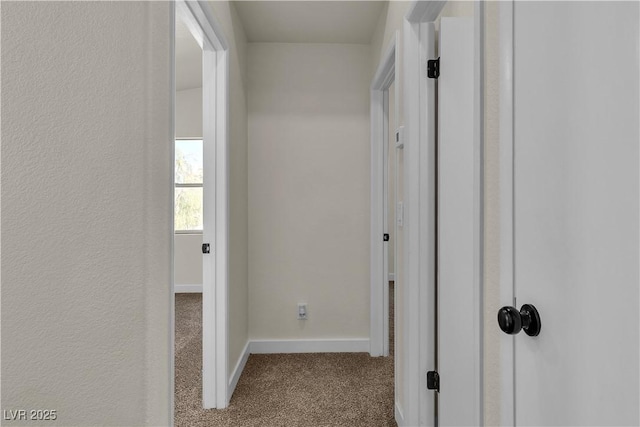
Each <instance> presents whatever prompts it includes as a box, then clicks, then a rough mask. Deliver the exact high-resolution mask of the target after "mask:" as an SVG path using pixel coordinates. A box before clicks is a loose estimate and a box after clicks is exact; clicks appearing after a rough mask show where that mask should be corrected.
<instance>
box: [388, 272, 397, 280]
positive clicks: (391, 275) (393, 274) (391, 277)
mask: <svg viewBox="0 0 640 427" xmlns="http://www.w3.org/2000/svg"><path fill="white" fill-rule="evenodd" d="M389 281H390V282H395V281H396V273H389Z"/></svg>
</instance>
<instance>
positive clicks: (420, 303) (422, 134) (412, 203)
mask: <svg viewBox="0 0 640 427" xmlns="http://www.w3.org/2000/svg"><path fill="white" fill-rule="evenodd" d="M446 3H447V2H446V1H430V2H424V1H414V2H413V4H412V5H411V7H410V8H409V11H408V13H407V15H406V16H405V19H404V24H403V38H404V40H403V55H404V59H403V74H402V80H403V95H404V112H405V116H404V122H405V123H404V126H405V129H404V135H405V146H404V150H405V175H404V182H405V195H404V198H405V230H407V239H406V240H405V247H404V250H405V254H406V255H405V265H404V266H398V268H404V269H405V270H404V271H405V277H406V288H405V318H404V321H405V325H406V326H405V343H406V344H405V347H406V348H405V356H404V357H405V381H404V396H405V402H404V403H405V406H404V408H403V420H402V422H403V423H404V424H405V425H412V426H418V425H419V426H428V425H434V422H435V413H434V409H435V406H434V399H433V393H434V392H433V391H430V390H427V384H426V372H427V371H429V370H432V369H433V367H434V354H435V349H434V342H435V325H434V322H433V319H432V318H431V317H430V313H432V310H433V308H434V307H435V295H434V290H435V275H436V268H435V267H436V266H435V237H436V236H435V197H436V193H435V174H434V172H433V171H434V168H435V132H434V127H435V85H434V81H433V80H431V79H428V78H426V61H427V60H428V59H433V58H434V56H435V42H436V40H435V37H434V34H433V30H434V27H435V21H436V20H437V19H438V17H439V16H440V14H441V12H442V10H443V9H444V7H445V5H446ZM473 50H474V97H473V105H474V123H473V127H474V131H473V135H474V144H473V150H474V152H473V161H474V174H473V182H472V183H470V185H472V186H473V206H474V213H473V218H474V224H473V234H472V235H470V236H467V239H469V241H468V244H470V245H473V248H474V249H473V259H472V260H461V262H465V263H472V264H473V266H472V268H473V270H474V272H475V274H474V283H473V292H474V294H473V312H472V313H468V315H465V319H466V320H465V321H467V322H469V324H470V325H471V327H472V328H473V336H474V342H473V348H474V351H473V353H472V354H471V355H470V363H473V365H474V368H473V371H474V378H473V379H470V381H471V383H472V384H473V393H472V394H473V396H474V399H475V401H476V405H475V409H474V413H475V415H474V416H475V419H476V420H477V423H476V425H482V424H483V417H484V414H483V392H482V391H483V375H482V367H483V347H482V336H483V335H482V334H483V329H482V324H483V304H482V302H483V222H484V220H483V209H484V207H483V197H484V195H483V180H482V177H483V161H484V160H483V150H484V139H483V134H484V126H483V123H484V105H483V94H484V85H483V81H484V74H483V73H484V71H483V70H484V4H483V2H474V48H473ZM442 72H444V71H442ZM440 310H456V307H440ZM442 357H446V355H442ZM446 381H447V379H445V378H441V382H442V384H441V387H444V386H446V387H452V388H455V387H461V386H463V387H467V386H468V383H466V384H464V385H457V384H453V383H451V381H450V382H448V383H447V382H446Z"/></svg>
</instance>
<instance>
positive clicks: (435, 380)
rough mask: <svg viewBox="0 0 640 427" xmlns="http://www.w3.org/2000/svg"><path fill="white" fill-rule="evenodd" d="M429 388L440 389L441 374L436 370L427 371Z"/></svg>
mask: <svg viewBox="0 0 640 427" xmlns="http://www.w3.org/2000/svg"><path fill="white" fill-rule="evenodd" d="M427 390H435V391H437V392H439V391H440V375H438V373H437V372H436V371H429V372H427Z"/></svg>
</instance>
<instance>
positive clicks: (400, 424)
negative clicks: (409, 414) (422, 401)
mask: <svg viewBox="0 0 640 427" xmlns="http://www.w3.org/2000/svg"><path fill="white" fill-rule="evenodd" d="M394 406H395V408H396V423H397V424H398V427H403V426H404V425H405V424H404V415H403V414H402V409H400V405H399V404H398V402H396V404H395V405H394Z"/></svg>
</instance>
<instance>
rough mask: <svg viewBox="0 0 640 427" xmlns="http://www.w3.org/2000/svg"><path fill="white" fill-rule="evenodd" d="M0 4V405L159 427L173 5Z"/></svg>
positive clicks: (74, 420)
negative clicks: (0, 340) (0, 361)
mask: <svg viewBox="0 0 640 427" xmlns="http://www.w3.org/2000/svg"><path fill="white" fill-rule="evenodd" d="M1 7H2V13H1V20H2V52H1V61H2V95H1V96H2V208H3V209H2V252H3V253H2V269H1V271H2V372H1V375H2V406H3V409H19V408H23V409H56V410H57V413H58V415H57V420H56V421H54V422H46V423H43V422H37V421H34V422H30V423H25V422H21V423H20V424H21V425H44V424H46V425H64V426H71V425H129V426H132V425H156V426H157V425H167V424H169V422H170V410H171V409H170V407H169V406H170V405H169V401H170V400H169V399H170V393H171V392H172V390H170V387H169V384H170V356H169V355H170V342H169V336H170V334H169V325H170V323H169V313H170V303H171V293H170V278H171V271H170V265H171V263H170V261H171V254H170V243H171V236H170V233H169V230H170V227H171V221H172V218H171V217H170V209H169V207H170V203H171V198H172V183H171V147H172V138H171V130H170V123H171V120H170V118H171V101H170V100H171V91H170V87H171V84H170V66H169V64H171V58H170V41H171V40H170V22H171V19H170V10H171V9H170V8H171V7H172V4H171V3H168V2H167V3H165V2H36V3H32V2H12V3H7V2H2V6H1ZM3 424H4V425H16V424H17V423H12V422H8V421H5V422H4V423H3Z"/></svg>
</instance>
